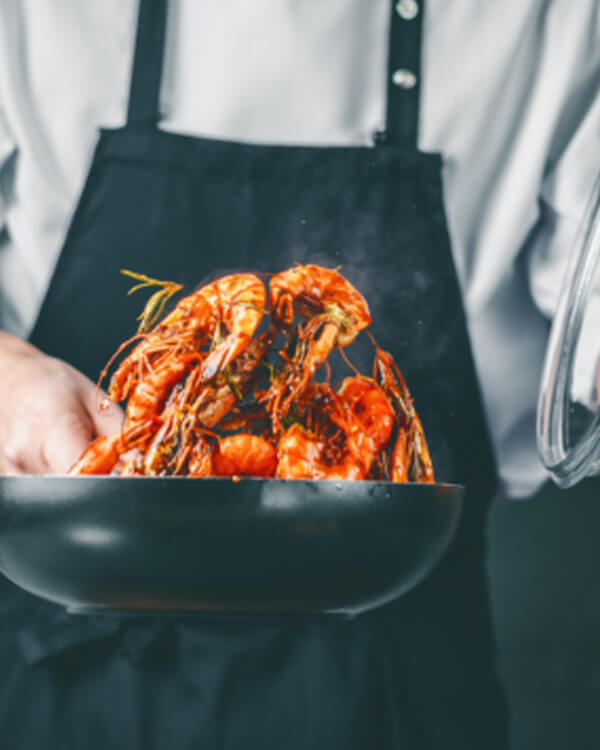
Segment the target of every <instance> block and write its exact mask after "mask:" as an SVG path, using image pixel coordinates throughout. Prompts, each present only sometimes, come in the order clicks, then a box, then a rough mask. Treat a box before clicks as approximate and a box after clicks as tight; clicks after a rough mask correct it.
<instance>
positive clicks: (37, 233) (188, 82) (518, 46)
mask: <svg viewBox="0 0 600 750" xmlns="http://www.w3.org/2000/svg"><path fill="white" fill-rule="evenodd" d="M599 78H600V12H599V7H598V3H597V0H580V2H578V4H577V12H576V13H575V12H574V10H573V4H572V3H571V2H569V1H568V0H564V1H563V0H555V2H552V3H550V2H547V1H546V0H528V2H522V0H509V1H508V2H504V3H486V4H479V5H477V7H475V4H473V3H472V2H471V1H470V0H427V2H426V3H425V2H423V0H396V2H391V0H369V2H367V1H366V0H364V1H363V0H355V2H352V3H348V2H345V1H344V0H328V2H326V3H323V2H317V0H310V1H309V2H303V3H300V2H294V0H283V1H280V2H267V1H266V0H256V2H249V3H248V2H247V3H235V4H233V3H218V4H217V3H214V4H210V6H209V4H207V3H201V2H193V1H192V0H187V1H184V0H178V1H175V0H171V2H167V0H140V2H139V4H138V2H136V1H135V0H127V1H126V2H124V0H102V1H100V0H93V1H90V2H86V3H77V2H75V0H52V1H51V2H46V3H37V2H35V0H20V1H19V0H4V2H3V3H2V5H0V226H1V227H2V234H1V235H0V243H1V244H0V315H1V324H2V328H3V333H2V334H1V338H0V373H1V377H0V384H1V385H0V389H1V392H0V424H1V425H2V432H1V434H0V461H1V462H2V468H3V471H4V472H6V473H14V472H24V473H44V472H59V473H60V472H64V471H65V470H66V468H67V467H68V466H69V465H70V463H71V462H72V461H73V460H74V459H75V458H76V457H77V455H78V453H79V452H80V450H81V449H82V448H83V447H85V445H86V444H87V442H88V441H89V440H90V439H91V438H92V437H94V436H95V435H98V434H105V433H110V432H112V431H114V430H115V429H117V428H118V426H119V424H120V417H121V415H120V413H119V410H118V408H117V407H114V409H113V410H112V411H111V412H109V413H108V414H103V413H98V412H97V410H96V409H95V399H94V385H93V381H94V380H95V379H96V377H97V375H98V372H99V371H100V369H101V368H102V366H103V365H104V363H105V362H106V360H107V359H108V356H109V355H110V354H111V353H112V351H113V350H114V349H115V348H116V346H117V345H118V343H119V342H120V341H121V340H123V339H125V338H126V337H127V336H128V335H130V333H131V328H132V316H131V308H130V307H127V304H126V302H125V301H124V300H126V297H125V294H124V291H125V290H126V288H127V285H126V282H124V281H123V280H122V279H120V278H119V275H118V271H119V269H120V268H122V267H126V268H131V269H134V270H136V271H141V272H143V273H147V274H148V275H150V276H154V277H157V278H166V279H172V280H174V281H178V282H181V283H183V284H185V285H186V287H187V289H188V290H191V289H192V288H194V287H195V286H196V285H197V284H198V283H200V282H201V281H204V280H207V279H210V278H214V275H215V274H216V273H218V272H223V271H230V270H242V269H243V270H258V271H272V270H280V269H282V268H285V267H288V266H289V265H291V264H293V263H294V262H300V263H307V262H318V263H321V264H323V265H329V266H331V267H333V266H341V267H342V269H343V273H344V275H345V276H346V277H347V278H348V279H349V280H350V281H351V282H352V283H354V284H355V285H356V286H357V287H358V288H359V289H360V291H361V292H362V293H363V294H365V296H366V297H367V299H369V301H370V302H371V303H372V304H371V307H372V314H373V318H374V321H375V324H374V325H375V330H376V332H377V336H378V339H379V342H380V343H381V345H382V346H384V347H385V348H387V349H389V350H391V351H392V352H393V354H394V357H395V358H396V359H397V361H398V362H399V364H400V366H401V367H402V369H403V371H404V373H405V375H406V377H407V380H408V382H409V384H410V387H411V390H412V391H413V394H414V396H415V399H416V403H417V405H418V409H419V413H420V414H421V416H422V419H423V422H424V425H425V429H426V432H427V435H428V436H429V437H430V442H431V446H432V451H433V458H434V464H435V465H436V467H437V474H438V477H439V478H441V479H444V480H452V481H459V482H462V483H464V484H465V485H466V486H467V488H468V493H467V499H466V506H465V512H464V514H463V518H462V521H461V526H460V529H459V531H458V534H457V538H456V540H455V542H454V544H453V545H452V548H451V550H450V552H449V553H448V555H447V556H446V558H445V559H444V561H443V563H442V564H441V565H440V566H439V568H438V569H437V570H436V571H435V572H434V573H433V574H432V575H431V576H430V577H429V579H428V580H427V581H425V582H424V583H423V584H421V585H420V586H418V587H417V588H416V589H415V590H413V591H412V592H411V593H410V594H408V595H406V596H404V597H402V598H401V599H399V600H398V601H396V602H394V603H392V604H391V605H389V606H387V607H384V608H382V609H381V610H379V611H377V612H374V613H372V614H370V615H367V616H363V617H359V618H355V619H354V620H350V621H344V622H338V621H331V622H329V621H313V620H310V619H306V620H302V619H300V620H293V621H292V620H277V619H271V620H268V619H265V620H261V621H252V622H249V621H244V620H240V619H235V618H231V619H226V618H224V619H222V620H195V619H160V618H149V619H140V620H135V619H127V618H116V617H115V618H100V617H78V618H76V617H70V616H69V615H67V614H65V613H63V612H62V611H61V610H60V609H59V608H57V607H54V606H53V605H50V604H47V603H45V602H42V601H39V600H36V599H35V598H33V597H31V596H29V595H28V594H25V593H24V592H22V591H20V590H18V589H17V588H16V587H14V586H13V585H12V584H10V583H9V582H8V581H6V580H4V579H3V580H2V582H1V583H0V622H1V623H2V628H1V631H0V666H1V668H2V675H3V679H2V681H0V732H1V736H2V737H3V743H5V744H6V746H7V747H10V748H11V750H21V748H23V749H25V748H26V749H27V750H34V749H36V748H48V747H56V748H59V747H64V748H77V747H86V748H96V747H97V748H107V747H115V748H119V747H123V748H125V747H127V748H137V747H140V748H141V747H143V748H165V747H169V748H188V747H202V748H226V749H229V748H241V747H244V748H261V749H263V748H281V747H285V748H290V749H291V748H298V749H302V750H305V749H308V748H310V749H311V750H312V749H313V748H328V750H337V749H338V748H339V749H340V750H342V749H343V750H353V749H354V748H356V749H357V750H358V749H360V750H365V748H377V749H378V750H386V749H387V748H390V749H392V748H394V749H396V748H397V749H404V748H407V749H411V750H412V749H420V748H423V749H425V748H427V749H428V750H429V749H435V750H456V748H461V749H464V750H466V749H468V748H474V749H475V748H477V750H480V748H486V750H496V749H498V750H500V749H501V748H506V747H508V722H507V712H506V707H505V702H504V698H503V695H502V691H501V688H500V685H499V682H498V680H497V677H496V674H495V667H494V650H493V642H492V634H491V626H490V615H489V606H488V596H487V591H486V584H485V576H484V551H485V547H484V536H483V527H484V520H485V511H486V506H487V504H488V502H489V500H490V499H491V497H492V495H493V493H494V490H495V487H496V481H497V473H496V467H497V469H498V472H499V476H500V479H501V481H502V483H503V485H504V487H505V488H506V490H507V491H508V492H509V493H511V494H512V495H515V496H524V495H527V494H530V493H531V492H533V491H534V490H535V489H536V488H537V487H538V486H539V484H540V483H541V482H542V481H543V479H544V473H543V470H542V468H541V466H540V464H539V461H538V460H537V458H536V454H535V441H534V419H533V414H534V409H535V402H536V396H537V388H538V382H539V373H540V365H541V360H542V355H543V351H544V347H545V336H546V331H547V320H546V317H545V316H546V315H549V314H551V313H552V310H553V307H554V304H555V301H556V296H557V293H558V287H559V285H560V277H561V273H562V267H563V263H564V258H565V257H566V255H567V253H568V250H569V247H570V244H571V242H572V239H573V233H574V227H575V226H576V224H577V220H578V217H579V215H580V213H581V211H582V209H583V205H584V203H585V197H586V194H587V192H589V190H590V188H591V184H592V180H593V176H594V168H595V167H596V168H597V165H598V156H599V154H600V140H599V133H600V127H599V125H600V99H599V98H598V94H597V92H598V82H599ZM488 428H489V433H488Z"/></svg>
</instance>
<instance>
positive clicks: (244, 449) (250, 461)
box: [212, 435, 277, 477]
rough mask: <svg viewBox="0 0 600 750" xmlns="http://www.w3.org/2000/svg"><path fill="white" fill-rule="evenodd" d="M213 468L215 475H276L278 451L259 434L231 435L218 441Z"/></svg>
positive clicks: (214, 450) (213, 457) (213, 458)
mask: <svg viewBox="0 0 600 750" xmlns="http://www.w3.org/2000/svg"><path fill="white" fill-rule="evenodd" d="M212 469H213V474H214V475H215V476H221V477H231V476H244V477H274V476H275V471H276V470H277V452H276V451H275V448H274V447H273V446H272V445H271V443H269V442H268V441H267V440H264V439H263V438H261V437H258V436H257V435H230V436H229V437H225V438H223V439H222V440H220V441H219V442H218V443H216V445H215V447H214V449H213V456H212Z"/></svg>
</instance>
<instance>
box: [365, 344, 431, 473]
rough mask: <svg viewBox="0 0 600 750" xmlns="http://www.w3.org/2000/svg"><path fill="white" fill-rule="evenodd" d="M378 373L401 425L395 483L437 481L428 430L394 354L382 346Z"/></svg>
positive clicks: (394, 464) (377, 357)
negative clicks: (416, 409) (427, 434)
mask: <svg viewBox="0 0 600 750" xmlns="http://www.w3.org/2000/svg"><path fill="white" fill-rule="evenodd" d="M374 371H375V374H376V376H377V377H378V378H379V381H380V383H381V387H382V389H383V391H384V392H385V394H386V395H387V396H388V398H389V400H390V403H391V404H392V406H393V407H394V412H395V414H396V420H397V422H398V436H397V438H396V443H395V445H394V449H393V450H392V465H391V474H392V481H393V482H426V483H432V482H434V481H435V479H434V473H433V463H432V461H431V456H430V454H429V448H428V447H427V440H426V439H425V431H424V430H423V425H422V424H421V420H420V419H419V416H418V414H417V412H416V411H415V408H414V406H413V400H412V398H411V395H410V393H409V390H408V387H407V385H406V382H405V380H404V377H403V376H402V373H401V372H400V369H399V368H398V366H397V365H396V363H395V362H394V359H393V357H392V355H391V354H390V353H389V352H385V351H383V350H382V349H380V348H379V347H378V346H376V348H375V363H374Z"/></svg>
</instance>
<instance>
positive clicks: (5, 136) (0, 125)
mask: <svg viewBox="0 0 600 750" xmlns="http://www.w3.org/2000/svg"><path fill="white" fill-rule="evenodd" d="M15 150H16V143H15V141H14V138H13V137H12V134H11V132H10V130H9V127H8V123H7V121H6V117H5V115H4V110H3V109H2V105H1V104H0V233H1V232H2V231H3V229H4V225H5V222H6V211H7V205H8V194H9V190H10V186H9V184H8V171H9V166H10V164H9V162H10V160H11V156H12V155H13V154H14V153H15Z"/></svg>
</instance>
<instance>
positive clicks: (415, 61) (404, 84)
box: [374, 0, 425, 149]
mask: <svg viewBox="0 0 600 750" xmlns="http://www.w3.org/2000/svg"><path fill="white" fill-rule="evenodd" d="M424 5H425V0H392V3H391V6H392V17H391V20H390V35H389V52H388V70H387V110H386V125H385V130H383V131H379V132H377V133H376V134H375V138H374V140H375V144H376V145H385V144H389V145H392V146H403V147H404V148H407V149H416V148H417V142H418V135H419V91H420V88H421V31H422V26H423V13H424Z"/></svg>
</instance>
